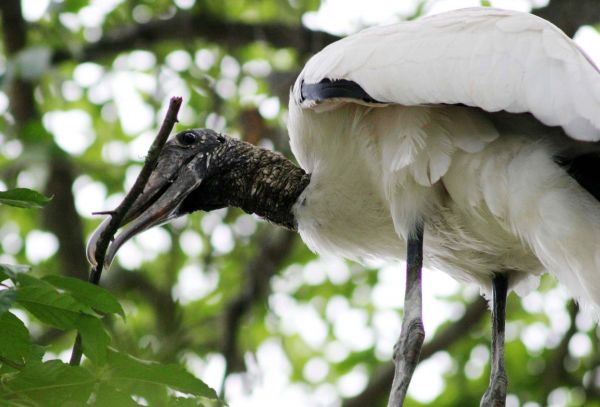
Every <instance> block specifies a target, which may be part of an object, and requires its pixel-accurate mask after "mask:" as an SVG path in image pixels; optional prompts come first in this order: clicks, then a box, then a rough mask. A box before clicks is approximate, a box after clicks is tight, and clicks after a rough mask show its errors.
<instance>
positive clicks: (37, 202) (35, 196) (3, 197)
mask: <svg viewBox="0 0 600 407" xmlns="http://www.w3.org/2000/svg"><path fill="white" fill-rule="evenodd" d="M50 199H52V198H47V197H45V196H44V195H42V194H40V193H39V192H37V191H34V190H31V189H27V188H15V189H9V190H8V191H0V204H4V205H10V206H15V207H17V208H43V207H44V206H46V205H47V204H48V202H50Z"/></svg>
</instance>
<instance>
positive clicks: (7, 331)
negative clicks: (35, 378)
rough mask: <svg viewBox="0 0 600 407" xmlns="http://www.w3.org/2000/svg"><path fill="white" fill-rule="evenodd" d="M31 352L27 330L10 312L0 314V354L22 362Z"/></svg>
mask: <svg viewBox="0 0 600 407" xmlns="http://www.w3.org/2000/svg"><path fill="white" fill-rule="evenodd" d="M30 353H31V339H30V338H29V331H28V330H27V328H26V327H25V324H23V321H21V320H20V319H19V318H17V317H16V316H15V315H14V314H12V313H11V312H5V313H4V314H2V316H0V356H2V357H5V358H7V359H10V360H12V361H13V362H17V363H23V361H24V360H25V358H27V357H28V356H29V354H30Z"/></svg>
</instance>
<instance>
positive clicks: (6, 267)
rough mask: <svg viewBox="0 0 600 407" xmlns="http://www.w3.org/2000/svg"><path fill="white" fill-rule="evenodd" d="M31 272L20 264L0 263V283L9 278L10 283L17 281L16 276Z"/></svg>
mask: <svg viewBox="0 0 600 407" xmlns="http://www.w3.org/2000/svg"><path fill="white" fill-rule="evenodd" d="M29 270H31V267H29V266H25V265H22V264H4V263H0V281H4V280H6V279H8V278H10V279H11V280H12V281H15V282H16V281H17V274H19V273H25V272H27V271H29Z"/></svg>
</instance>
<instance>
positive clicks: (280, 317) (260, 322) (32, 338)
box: [0, 0, 600, 407]
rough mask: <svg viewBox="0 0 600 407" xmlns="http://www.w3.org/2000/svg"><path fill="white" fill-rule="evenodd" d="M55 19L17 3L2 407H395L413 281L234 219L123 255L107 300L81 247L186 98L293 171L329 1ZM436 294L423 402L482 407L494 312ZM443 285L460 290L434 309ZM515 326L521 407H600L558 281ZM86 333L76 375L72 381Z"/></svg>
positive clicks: (594, 359)
mask: <svg viewBox="0 0 600 407" xmlns="http://www.w3.org/2000/svg"><path fill="white" fill-rule="evenodd" d="M34 3H35V4H36V6H35V7H34V6H31V5H32V4H34ZM41 3H43V2H39V3H38V2H37V1H34V0H28V1H24V2H23V4H25V5H29V7H22V4H21V2H20V1H19V0H3V1H1V2H0V13H1V17H2V20H1V27H2V38H3V42H2V55H3V56H2V58H0V74H1V79H2V92H0V112H1V113H2V117H3V120H0V180H1V181H0V191H4V192H0V263H1V264H2V265H1V266H0V280H2V281H1V283H2V286H1V287H0V400H2V403H4V404H6V405H19V406H21V405H27V406H30V405H31V406H37V405H43V406H46V405H49V406H50V405H60V406H66V405H83V404H85V403H87V404H90V405H98V406H105V405H115V406H121V405H123V406H129V405H152V406H164V405H169V406H171V405H173V406H188V405H218V404H219V403H220V402H219V401H218V400H217V394H216V393H220V394H221V395H222V396H223V397H224V399H225V400H227V401H228V402H229V403H230V404H231V405H236V404H237V403H240V404H241V403H242V401H243V400H246V399H250V398H252V397H254V398H253V400H258V397H259V396H258V395H257V393H258V392H259V391H258V390H256V389H260V391H262V392H263V393H264V394H270V395H271V396H272V397H280V399H279V400H278V401H279V402H281V401H283V402H288V403H291V404H294V403H297V404H300V405H343V406H345V407H349V406H376V405H385V399H386V396H387V393H388V391H389V385H390V383H391V377H392V374H393V368H392V365H391V364H390V357H391V353H392V346H393V343H394V341H395V337H396V336H397V334H398V330H399V327H400V317H401V314H402V312H401V309H399V307H398V304H401V302H400V301H399V298H398V297H399V296H400V294H398V297H396V296H395V295H394V294H395V293H401V292H403V287H402V286H401V284H402V282H401V281H402V274H403V271H402V267H401V266H400V265H394V266H393V267H391V266H387V265H382V264H375V263H371V264H367V265H358V264H352V263H346V262H343V261H341V260H326V259H319V258H317V257H315V256H314V255H313V254H312V253H310V251H309V250H308V249H307V248H306V247H305V246H304V245H303V244H302V243H301V242H300V240H299V239H298V237H297V236H295V235H294V234H292V233H290V232H287V231H283V230H278V229H275V228H274V227H272V226H271V225H268V224H266V223H264V222H261V221H259V220H257V219H255V218H254V217H252V216H249V215H246V214H244V213H242V212H241V211H239V210H236V209H228V210H221V211H217V212H214V213H209V214H194V215H191V216H189V217H188V218H187V219H186V220H185V221H182V222H176V223H174V224H172V225H168V226H165V227H161V228H158V229H155V230H153V231H149V232H147V234H146V235H145V236H146V237H144V235H142V236H140V237H139V238H136V239H134V241H133V242H132V243H131V244H129V245H128V246H127V247H126V248H123V250H122V252H121V254H119V257H118V259H117V260H116V261H115V264H114V265H113V266H112V268H111V270H110V271H106V272H105V274H104V276H103V278H102V281H101V287H96V286H93V285H90V284H88V283H85V282H83V281H82V280H85V279H86V278H87V274H88V265H87V262H86V259H85V254H84V253H85V248H84V246H85V238H86V236H88V235H89V234H90V233H91V231H92V230H93V229H94V227H96V226H97V224H98V222H99V220H98V219H97V218H96V217H93V216H92V215H91V213H92V212H93V211H99V210H110V209H113V208H114V207H115V206H116V204H118V202H119V201H120V199H121V198H122V196H123V191H124V190H126V189H128V188H129V186H130V180H131V179H133V178H134V176H135V174H136V172H137V171H139V168H140V166H141V162H142V161H143V158H144V154H145V153H146V151H147V148H148V146H149V144H150V142H151V140H152V138H153V136H154V134H155V132H156V128H157V127H158V125H159V124H160V121H161V119H162V116H163V113H164V109H165V106H166V102H167V101H168V99H169V97H170V96H173V95H180V96H183V98H184V107H183V109H182V111H181V113H180V115H179V118H180V123H179V124H178V129H183V128H187V127H212V128H216V129H218V130H226V131H227V133H228V134H231V135H235V136H239V137H241V138H243V139H245V140H247V141H249V142H252V143H255V144H261V145H263V146H267V147H269V146H273V147H275V148H276V149H278V150H280V151H282V152H284V153H287V154H289V151H288V146H287V141H286V138H287V135H286V132H285V125H284V118H285V106H286V104H287V97H288V91H289V87H290V85H291V84H292V83H293V80H294V78H295V76H296V75H297V73H298V72H299V70H300V69H301V67H302V65H303V63H304V62H305V61H306V59H307V58H308V57H309V56H310V55H312V54H313V53H314V52H316V51H318V50H320V49H321V48H322V47H323V46H325V45H326V44H328V43H330V42H332V41H334V40H335V39H337V37H336V36H335V35H332V34H329V33H325V32H319V31H314V30H311V29H308V28H306V27H305V26H303V25H302V23H301V21H302V17H303V16H304V15H306V13H307V12H310V11H314V10H316V9H317V8H318V7H319V6H320V2H319V1H316V0H256V1H243V0H226V1H222V0H218V1H217V0H196V1H194V0H177V1H174V2H172V1H170V0H153V1H150V0H141V1H139V0H138V1H133V0H113V1H91V0H90V1H88V0H49V1H48V2H45V3H44V4H43V5H42V4H41ZM492 3H493V2H492ZM428 5H429V2H425V1H421V2H420V3H419V2H415V5H414V13H413V15H410V16H399V18H414V17H416V16H418V15H419V14H421V13H422V12H423V11H424V10H426V8H427V6H428ZM36 7H38V8H39V7H44V8H43V9H36ZM534 12H536V13H537V14H539V15H540V16H543V17H544V18H547V19H549V20H551V21H553V22H555V23H556V24H557V25H559V26H560V27H562V28H563V29H564V30H565V31H566V32H567V34H569V35H574V33H575V32H576V30H577V28H578V27H580V26H581V25H583V24H596V23H598V22H600V8H599V7H597V4H596V2H595V1H593V0H585V1H580V2H578V4H577V7H573V4H572V2H570V1H568V0H552V1H551V2H550V3H549V4H548V5H547V6H546V7H544V8H541V9H538V10H534ZM28 13H29V14H28ZM34 14H35V15H34ZM124 180H125V181H124ZM17 188H33V189H36V190H39V191H43V192H44V195H45V196H47V197H52V199H51V200H50V201H49V202H48V201H47V200H46V199H44V198H43V196H44V195H40V194H36V193H34V192H32V191H25V190H23V189H17ZM10 204H12V205H15V206H19V207H18V208H14V207H9V206H7V205H10ZM23 207H24V208H23ZM40 207H43V209H40ZM19 264H28V265H32V266H33V267H32V269H31V270H29V267H24V266H17V265H19ZM426 274H427V275H426V276H425V297H426V301H425V311H426V314H425V325H426V330H427V336H428V342H426V344H425V347H424V350H423V354H422V360H423V363H422V365H421V367H420V368H419V369H418V371H417V377H416V383H414V386H413V387H414V389H412V390H411V392H410V393H409V396H411V397H412V398H411V399H410V401H409V404H410V405H415V406H419V405H426V404H431V405H436V406H471V405H478V403H479V399H480V396H481V393H482V392H483V390H484V389H485V387H486V383H487V374H488V370H489V362H488V360H487V359H488V357H489V351H488V350H487V349H488V343H489V330H490V329H489V325H490V324H489V316H488V313H487V310H486V305H485V303H484V302H483V301H482V300H480V299H478V295H477V294H478V293H477V292H476V291H475V292H474V291H473V290H472V288H469V287H462V288H459V286H458V285H456V284H455V283H453V282H452V281H451V280H448V278H447V277H444V275H443V274H440V273H437V272H428V273H426ZM436 280H438V281H439V280H441V281H443V284H441V286H442V287H445V289H436V290H437V291H436V292H435V293H434V292H431V291H429V292H428V287H433V286H436V287H439V286H440V284H439V282H438V283H437V284H435V283H436ZM428 283H429V284H428ZM390 293H391V294H390ZM428 303H429V304H428ZM428 305H433V306H432V307H430V308H429V309H434V310H436V312H438V313H439V315H434V314H429V315H428V314H427V306H428ZM507 314H508V318H509V321H508V324H507V349H506V351H507V361H506V362H507V370H508V373H509V378H510V385H509V392H510V393H511V394H510V396H509V403H512V405H524V406H527V407H533V406H542V405H553V406H559V405H560V406H581V405H585V406H600V397H599V392H600V384H599V382H598V380H597V377H598V372H599V366H600V359H599V358H598V356H597V354H598V336H597V328H596V324H595V323H593V321H591V319H590V317H589V315H588V314H586V313H585V312H580V311H579V310H578V309H577V307H576V306H575V305H574V304H573V303H571V302H569V301H568V299H567V297H566V295H565V294H564V292H563V291H562V290H561V289H560V288H558V287H556V285H555V284H554V282H553V281H552V280H551V279H543V281H542V285H541V288H540V291H539V292H537V293H534V294H531V295H529V296H527V297H525V298H524V299H520V298H518V297H516V296H514V295H511V297H510V299H509V305H508V311H507ZM76 331H79V332H80V333H81V338H82V348H83V352H84V356H85V360H84V362H83V363H82V365H81V366H71V365H69V364H68V363H67V362H68V360H69V356H70V352H71V348H72V346H73V341H74V338H75V332H76ZM261 374H263V375H264V378H263V379H264V380H263V382H262V383H261V382H260V380H259V378H260V376H261ZM205 383H208V385H207V384H205ZM223 383H225V386H223V385H222V384H223ZM419 383H421V384H419ZM423 383H425V385H423ZM209 385H210V387H212V388H214V389H216V393H215V391H214V390H212V389H211V388H210V387H209ZM252 389H254V390H252ZM418 389H421V390H420V391H419V390H418ZM423 389H425V391H423ZM225 390H226V391H225ZM252 391H254V394H253V395H252V396H248V395H246V394H245V392H250V393H252ZM265 397H267V396H265ZM2 403H0V404H1V405H4V404H2ZM254 403H255V404H254V405H256V404H259V403H260V402H258V401H254ZM262 403H263V404H266V403H267V401H265V400H264V398H263V401H262Z"/></svg>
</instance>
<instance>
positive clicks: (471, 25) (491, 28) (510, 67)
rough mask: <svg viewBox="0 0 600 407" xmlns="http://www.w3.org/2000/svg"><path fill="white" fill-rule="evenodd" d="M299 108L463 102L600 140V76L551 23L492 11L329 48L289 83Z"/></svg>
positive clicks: (389, 30)
mask: <svg viewBox="0 0 600 407" xmlns="http://www.w3.org/2000/svg"><path fill="white" fill-rule="evenodd" d="M293 92H294V100H295V101H296V103H298V104H299V105H300V106H301V107H302V108H319V107H321V108H327V105H330V106H331V107H335V106H337V104H339V103H340V102H341V103H346V102H348V101H350V102H354V103H360V104H368V105H386V104H400V105H406V106H414V105H430V104H463V105H467V106H473V107H479V108H481V109H483V110H485V111H488V112H498V111H507V112H510V113H525V112H529V113H532V114H533V115H534V116H535V117H536V118H537V119H538V120H539V121H540V122H542V123H543V124H545V125H547V126H561V127H562V128H563V129H564V131H565V132H566V133H567V134H568V135H569V136H571V137H572V138H574V139H577V140H583V141H598V140H600V73H599V71H598V68H597V67H595V66H594V64H593V63H592V62H591V60H590V59H589V58H588V57H587V56H586V55H585V53H584V52H583V51H582V50H581V49H580V48H579V47H578V46H577V45H576V44H575V43H574V42H573V41H572V40H571V39H570V38H568V37H567V36H566V35H565V34H564V33H563V32H562V31H560V30H559V29H558V28H557V27H556V26H554V25H552V24H551V23H549V22H547V21H545V20H543V19H541V18H538V17H536V16H533V15H531V14H527V13H520V12H514V11H505V10H498V9H492V8H473V9H463V10H457V11H452V12H448V13H444V14H438V15H434V16H430V17H426V18H423V19H420V20H416V21H411V22H405V23H401V24H395V25H390V26H384V27H374V28H371V29H368V30H364V31H362V32H360V33H358V34H355V35H352V36H349V37H347V38H344V39H342V40H340V41H338V42H335V43H333V44H331V45H329V46H328V47H326V48H325V49H323V50H322V51H321V52H320V53H318V54H316V55H315V56H314V57H313V58H311V59H310V61H309V62H308V63H307V64H306V66H305V68H304V70H303V71H302V73H301V74H300V76H299V77H298V80H297V81H296V84H295V85H294V90H293Z"/></svg>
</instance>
